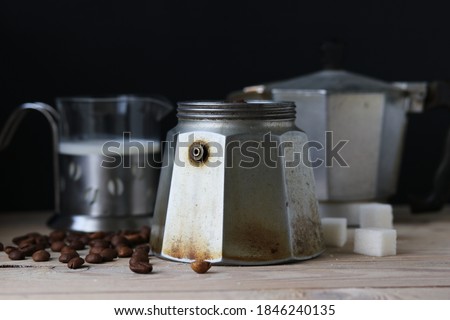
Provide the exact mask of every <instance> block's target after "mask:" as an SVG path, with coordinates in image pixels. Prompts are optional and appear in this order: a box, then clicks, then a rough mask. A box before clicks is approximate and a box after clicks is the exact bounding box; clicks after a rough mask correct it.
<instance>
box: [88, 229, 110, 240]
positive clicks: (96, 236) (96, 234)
mask: <svg viewBox="0 0 450 320" xmlns="http://www.w3.org/2000/svg"><path fill="white" fill-rule="evenodd" d="M105 236H106V233H104V232H102V231H99V232H94V233H91V234H89V239H91V240H95V239H103V238H104V237H105Z"/></svg>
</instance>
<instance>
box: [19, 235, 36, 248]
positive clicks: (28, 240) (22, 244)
mask: <svg viewBox="0 0 450 320" xmlns="http://www.w3.org/2000/svg"><path fill="white" fill-rule="evenodd" d="M35 243H36V240H35V239H34V238H26V239H23V240H22V241H20V242H19V244H18V245H17V246H18V247H19V249H20V248H21V247H25V246H28V245H30V244H35Z"/></svg>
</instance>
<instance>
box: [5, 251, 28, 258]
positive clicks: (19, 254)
mask: <svg viewBox="0 0 450 320" xmlns="http://www.w3.org/2000/svg"><path fill="white" fill-rule="evenodd" d="M8 258H9V259H11V260H24V259H25V254H24V253H23V252H21V251H20V250H13V251H11V252H10V253H9V254H8Z"/></svg>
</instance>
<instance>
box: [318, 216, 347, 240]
mask: <svg viewBox="0 0 450 320" xmlns="http://www.w3.org/2000/svg"><path fill="white" fill-rule="evenodd" d="M322 230H323V237H324V241H325V245H327V246H330V247H342V246H343V245H344V244H345V243H346V242H347V219H346V218H322Z"/></svg>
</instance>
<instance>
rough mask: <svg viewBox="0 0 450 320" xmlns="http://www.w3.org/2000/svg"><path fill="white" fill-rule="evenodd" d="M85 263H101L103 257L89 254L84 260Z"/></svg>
mask: <svg viewBox="0 0 450 320" xmlns="http://www.w3.org/2000/svg"><path fill="white" fill-rule="evenodd" d="M84 259H85V260H86V262H87V263H102V262H103V257H102V256H101V255H99V254H97V253H89V254H88V255H87V256H86V257H85V258H84Z"/></svg>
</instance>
